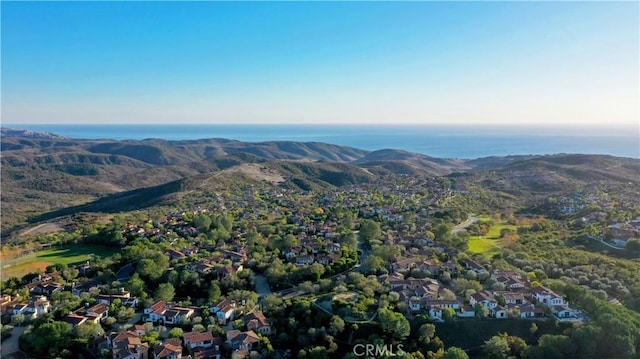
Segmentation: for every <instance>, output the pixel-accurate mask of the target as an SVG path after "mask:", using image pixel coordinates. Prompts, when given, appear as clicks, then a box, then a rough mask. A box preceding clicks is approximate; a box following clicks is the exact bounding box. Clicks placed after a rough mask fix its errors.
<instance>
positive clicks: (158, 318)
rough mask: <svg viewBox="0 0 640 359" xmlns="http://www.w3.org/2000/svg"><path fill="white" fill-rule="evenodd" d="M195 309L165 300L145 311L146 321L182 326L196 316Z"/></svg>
mask: <svg viewBox="0 0 640 359" xmlns="http://www.w3.org/2000/svg"><path fill="white" fill-rule="evenodd" d="M194 312H195V311H194V309H193V308H184V307H179V306H176V305H174V304H173V303H168V302H166V301H164V300H161V301H158V302H156V303H154V304H153V305H152V306H150V307H148V308H145V309H144V319H145V320H146V321H148V322H153V323H163V324H181V323H183V322H184V321H185V320H188V319H190V318H191V317H192V316H193V314H194Z"/></svg>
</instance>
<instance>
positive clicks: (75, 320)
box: [62, 313, 88, 327]
mask: <svg viewBox="0 0 640 359" xmlns="http://www.w3.org/2000/svg"><path fill="white" fill-rule="evenodd" d="M62 320H63V321H65V322H67V323H69V324H71V326H74V327H75V326H78V325H80V324H84V323H86V322H87V320H88V318H87V317H85V316H84V315H78V314H76V313H70V314H69V315H67V316H66V317H64V318H62Z"/></svg>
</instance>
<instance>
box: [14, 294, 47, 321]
mask: <svg viewBox="0 0 640 359" xmlns="http://www.w3.org/2000/svg"><path fill="white" fill-rule="evenodd" d="M51 310H52V307H51V303H50V302H49V300H48V299H47V297H45V296H39V297H36V298H33V299H31V300H30V301H29V302H28V303H18V304H15V305H14V306H13V308H12V309H11V320H14V319H15V317H16V315H19V314H21V315H23V316H24V318H25V319H36V318H38V317H40V316H41V315H43V314H46V313H49V312H50V311H51Z"/></svg>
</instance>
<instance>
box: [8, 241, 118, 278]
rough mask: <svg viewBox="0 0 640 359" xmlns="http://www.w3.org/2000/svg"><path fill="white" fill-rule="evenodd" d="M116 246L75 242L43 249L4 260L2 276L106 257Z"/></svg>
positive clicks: (19, 275) (23, 273)
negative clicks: (69, 244) (68, 245)
mask: <svg viewBox="0 0 640 359" xmlns="http://www.w3.org/2000/svg"><path fill="white" fill-rule="evenodd" d="M115 252H117V249H116V248H108V247H102V246H94V245H85V244H77V245H73V246H70V247H66V248H54V249H45V250H42V251H38V252H34V253H30V254H28V255H25V256H19V257H16V258H12V259H8V260H4V261H3V263H2V278H10V277H22V276H23V275H25V274H27V273H31V272H34V271H36V270H38V269H40V270H44V269H45V268H46V267H47V266H49V265H52V264H66V265H74V264H80V263H82V262H85V261H87V260H91V259H92V258H96V257H108V256H111V255H113V254H114V253H115Z"/></svg>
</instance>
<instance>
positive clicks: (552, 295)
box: [533, 286, 569, 307]
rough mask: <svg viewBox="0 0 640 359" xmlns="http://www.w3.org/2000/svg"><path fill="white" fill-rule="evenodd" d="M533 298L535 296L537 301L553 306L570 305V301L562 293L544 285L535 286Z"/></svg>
mask: <svg viewBox="0 0 640 359" xmlns="http://www.w3.org/2000/svg"><path fill="white" fill-rule="evenodd" d="M533 298H535V300H536V301H537V302H539V303H542V304H545V305H547V306H551V307H555V306H567V305H569V302H567V301H566V300H565V299H564V298H563V297H562V296H561V295H559V294H557V293H556V292H554V291H552V290H551V289H549V288H546V287H542V286H540V287H535V288H533Z"/></svg>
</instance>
